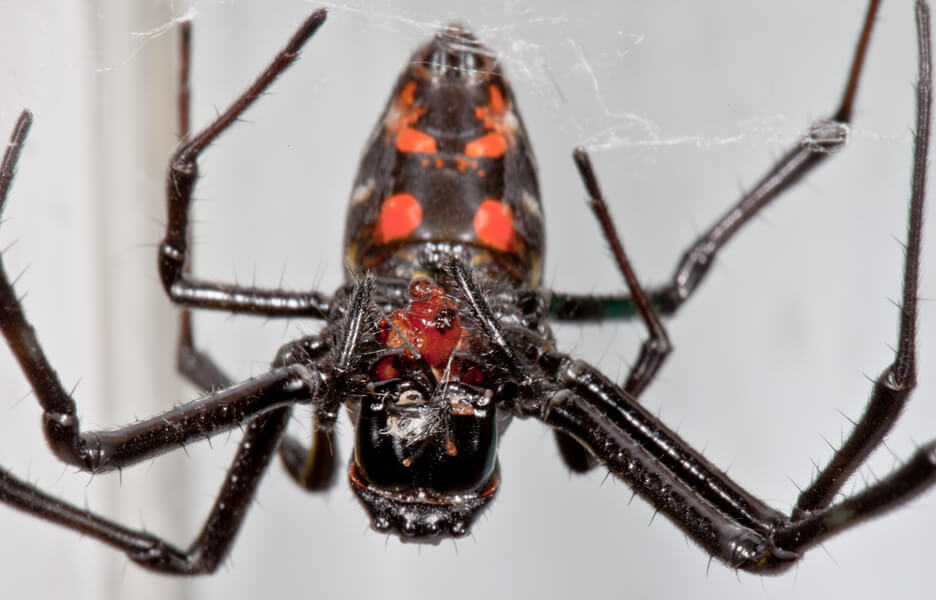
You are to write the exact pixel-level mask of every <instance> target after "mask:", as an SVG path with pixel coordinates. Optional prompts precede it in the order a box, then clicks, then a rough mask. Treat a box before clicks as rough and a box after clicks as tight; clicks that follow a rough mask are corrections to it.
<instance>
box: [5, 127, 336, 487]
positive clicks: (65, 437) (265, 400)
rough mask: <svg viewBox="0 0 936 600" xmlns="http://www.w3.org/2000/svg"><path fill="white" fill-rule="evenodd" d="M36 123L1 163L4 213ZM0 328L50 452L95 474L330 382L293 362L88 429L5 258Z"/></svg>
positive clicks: (304, 396) (304, 398)
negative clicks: (119, 423)
mask: <svg viewBox="0 0 936 600" xmlns="http://www.w3.org/2000/svg"><path fill="white" fill-rule="evenodd" d="M31 124H32V114H31V113H30V112H29V111H28V110H24V111H23V113H22V114H21V115H20V117H19V119H18V120H17V123H16V126H15V127H14V130H13V134H12V136H11V138H10V144H9V146H8V147H7V149H6V152H5V153H4V156H3V161H2V163H0V211H2V209H3V207H4V205H5V203H6V199H7V194H8V192H9V187H10V183H11V181H12V179H13V173H14V170H15V168H16V162H17V160H18V158H19V155H20V151H21V149H22V146H23V143H24V142H25V140H26V136H27V134H28V132H29V128H30V125H31ZM0 330H2V332H3V335H4V337H5V338H6V340H7V343H8V344H9V346H10V350H11V351H12V352H13V355H14V356H15V357H16V360H17V361H18V362H19V364H20V368H21V369H22V370H23V373H24V374H25V375H26V378H27V379H28V380H29V383H30V385H31V386H32V388H33V391H34V392H35V394H36V399H37V400H38V401H39V404H40V406H41V407H42V409H43V427H44V431H45V435H46V440H47V441H48V443H49V446H50V447H51V448H52V451H53V452H54V453H55V454H56V456H58V457H59V458H60V459H61V460H63V461H64V462H66V463H68V464H71V465H75V466H77V467H79V468H81V469H84V470H87V471H91V472H99V471H107V470H111V469H116V468H120V467H123V466H127V465H130V464H133V463H135V462H139V461H140V460H143V459H145V458H147V457H151V456H155V455H157V454H161V453H163V452H166V451H169V450H172V449H174V448H176V447H178V446H179V445H181V444H185V443H188V442H190V441H195V440H200V439H202V438H204V437H206V436H210V435H214V434H216V433H220V432H223V431H227V430H229V429H232V428H234V427H237V426H239V425H240V424H241V423H243V422H244V421H245V420H247V419H249V418H251V417H254V416H257V415H260V414H262V413H265V412H269V411H272V410H274V409H277V408H281V407H284V406H288V405H291V404H293V403H296V402H311V401H313V400H314V399H315V398H316V396H317V393H318V390H319V388H320V386H321V384H322V383H324V382H326V381H327V380H328V379H329V377H328V376H327V375H325V374H324V373H322V372H319V371H318V370H316V369H313V368H311V367H310V366H304V365H292V366H289V367H283V368H280V369H274V370H272V371H270V372H269V373H266V374H264V375H262V376H260V377H257V378H254V379H251V380H248V381H246V382H244V383H241V384H238V385H235V386H231V387H228V388H226V389H224V390H220V391H217V392H214V393H211V394H208V395H206V396H205V397H203V398H201V399H200V400H197V401H195V402H191V403H188V404H185V405H183V406H180V407H177V408H174V409H172V410H169V411H167V412H165V413H163V414H161V415H158V416H156V417H152V418H150V419H146V420H143V421H138V422H136V423H132V424H129V425H127V426H125V427H123V428H121V429H118V430H114V431H96V432H94V431H92V432H82V431H81V429H80V423H79V420H78V414H77V407H76V405H75V402H74V400H73V399H72V398H71V396H70V394H69V393H68V391H67V390H66V389H65V388H64V387H63V386H62V384H61V381H59V378H58V375H57V374H56V373H55V370H54V369H53V368H52V365H51V364H50V363H49V360H48V358H47V357H46V355H45V352H44V351H43V350H42V346H41V345H40V344H39V339H38V338H37V336H36V332H35V330H34V329H33V327H32V325H31V324H30V323H29V321H28V320H27V319H26V315H25V312H24V311H23V306H22V304H21V303H20V301H19V298H18V297H17V296H16V291H15V289H14V288H13V284H12V283H11V281H10V279H9V277H8V275H7V273H6V269H5V267H4V265H3V261H2V259H0Z"/></svg>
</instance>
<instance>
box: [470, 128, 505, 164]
mask: <svg viewBox="0 0 936 600" xmlns="http://www.w3.org/2000/svg"><path fill="white" fill-rule="evenodd" d="M504 152H507V141H506V140H504V136H502V135H501V134H499V133H496V132H494V133H488V134H485V135H482V136H481V137H479V138H477V139H474V140H471V141H470V142H468V143H467V144H466V145H465V154H466V155H468V156H471V157H475V158H477V157H484V158H500V157H501V156H503V155H504Z"/></svg>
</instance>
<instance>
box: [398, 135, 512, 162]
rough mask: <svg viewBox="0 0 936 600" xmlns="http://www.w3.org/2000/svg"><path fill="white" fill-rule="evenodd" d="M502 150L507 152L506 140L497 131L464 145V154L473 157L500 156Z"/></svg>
mask: <svg viewBox="0 0 936 600" xmlns="http://www.w3.org/2000/svg"><path fill="white" fill-rule="evenodd" d="M398 144H399V142H398ZM504 152H507V141H506V140H505V139H504V136H502V135H501V134H500V133H497V132H492V133H488V134H485V135H482V136H481V137H479V138H477V139H474V140H472V141H470V142H468V144H466V145H465V154H466V155H468V156H473V157H484V158H500V157H501V156H503V155H504Z"/></svg>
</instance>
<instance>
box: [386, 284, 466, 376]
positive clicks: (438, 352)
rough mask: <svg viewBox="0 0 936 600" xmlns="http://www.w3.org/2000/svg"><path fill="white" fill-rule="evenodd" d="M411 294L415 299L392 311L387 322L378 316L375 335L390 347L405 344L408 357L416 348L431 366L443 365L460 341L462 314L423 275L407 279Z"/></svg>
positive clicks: (442, 292)
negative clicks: (377, 328)
mask: <svg viewBox="0 0 936 600" xmlns="http://www.w3.org/2000/svg"><path fill="white" fill-rule="evenodd" d="M410 296H411V297H412V298H413V300H414V302H410V303H409V304H408V305H407V306H406V307H405V308H403V309H401V310H398V311H396V312H394V313H393V314H392V315H391V316H390V322H387V321H386V320H385V319H381V321H380V323H379V324H378V326H379V327H380V334H379V335H378V339H379V341H380V342H381V343H382V344H384V345H386V346H388V347H390V348H401V347H402V348H405V351H406V355H407V356H409V357H410V358H415V356H414V355H413V349H415V351H416V352H418V353H419V354H420V356H422V357H423V358H424V359H425V360H426V362H427V363H429V366H431V367H440V366H443V365H444V364H446V363H447V362H448V360H449V358H450V357H451V356H452V352H454V351H455V348H456V347H457V346H458V343H459V341H461V337H462V328H461V317H459V315H458V312H457V311H456V310H455V305H454V304H453V303H452V301H451V300H449V299H448V298H447V297H446V295H445V290H443V289H442V288H440V287H438V286H434V285H432V284H431V283H429V282H428V281H426V280H425V279H421V278H419V279H414V280H413V281H412V283H410ZM407 342H408V344H407Z"/></svg>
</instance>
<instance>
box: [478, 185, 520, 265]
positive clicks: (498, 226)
mask: <svg viewBox="0 0 936 600" xmlns="http://www.w3.org/2000/svg"><path fill="white" fill-rule="evenodd" d="M473 223H474V230H475V233H476V234H477V236H478V239H479V240H481V241H482V242H484V243H485V244H487V245H488V246H490V247H492V248H495V249H497V250H500V251H501V252H509V251H511V250H512V249H513V246H514V233H515V230H514V223H513V213H512V212H511V210H510V207H509V206H507V205H506V204H504V203H503V202H501V201H499V200H492V199H490V198H489V199H487V200H485V201H484V202H482V203H481V206H480V207H479V208H478V212H476V213H475V216H474V221H473Z"/></svg>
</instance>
